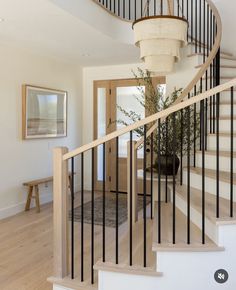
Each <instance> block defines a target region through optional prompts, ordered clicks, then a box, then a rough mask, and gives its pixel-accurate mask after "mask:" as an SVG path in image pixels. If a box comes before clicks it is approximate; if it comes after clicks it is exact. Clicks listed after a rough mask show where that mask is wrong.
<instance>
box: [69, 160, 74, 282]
mask: <svg viewBox="0 0 236 290" xmlns="http://www.w3.org/2000/svg"><path fill="white" fill-rule="evenodd" d="M70 190H71V279H74V258H75V257H74V248H75V247H74V200H75V185H74V157H72V158H71V184H70Z"/></svg>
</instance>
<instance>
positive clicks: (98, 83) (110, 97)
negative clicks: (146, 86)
mask: <svg viewBox="0 0 236 290" xmlns="http://www.w3.org/2000/svg"><path fill="white" fill-rule="evenodd" d="M152 80H153V85H154V86H157V85H158V84H165V83H166V78H165V77H153V78H152ZM141 83H142V81H141ZM135 85H136V86H137V79H135V78H128V79H111V80H95V81H94V82H93V138H94V140H96V139H97V128H98V123H97V113H98V103H97V102H98V95H97V90H98V88H106V124H107V128H106V134H109V133H111V132H113V131H114V129H115V128H114V126H109V123H111V122H114V121H115V120H113V119H112V116H115V115H116V114H115V113H116V112H114V108H116V104H115V103H114V100H115V91H116V90H115V89H116V88H117V87H126V86H135ZM112 110H113V111H112ZM146 114H147V115H148V112H145V115H146ZM113 118H114V117H113ZM108 126H109V127H108ZM112 147H114V145H112V142H111V141H110V142H109V143H108V144H106V169H107V170H106V181H109V182H106V190H107V191H110V189H111V182H110V176H111V174H108V173H110V169H111V162H110V158H109V154H110V152H111V151H114V150H112ZM113 149H114V148H113ZM94 157H95V162H94V165H95V176H96V178H95V189H96V190H102V182H101V181H98V180H97V150H95V156H94Z"/></svg>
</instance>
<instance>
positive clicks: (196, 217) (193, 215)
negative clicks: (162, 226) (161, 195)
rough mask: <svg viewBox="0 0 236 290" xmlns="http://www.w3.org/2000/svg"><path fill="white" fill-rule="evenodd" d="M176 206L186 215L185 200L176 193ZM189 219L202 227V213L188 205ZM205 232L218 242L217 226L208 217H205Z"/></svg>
mask: <svg viewBox="0 0 236 290" xmlns="http://www.w3.org/2000/svg"><path fill="white" fill-rule="evenodd" d="M176 206H177V207H178V209H179V210H180V211H181V212H182V213H183V214H184V215H186V216H187V202H186V200H184V199H183V198H182V197H180V196H179V195H178V194H176ZM190 219H191V221H192V222H193V223H194V224H195V225H196V226H197V227H199V228H200V229H201V228H202V215H201V213H200V212H199V211H197V210H195V209H194V208H193V207H192V206H191V205H190ZM205 233H206V234H207V236H208V237H209V238H210V239H211V240H212V241H214V242H215V243H216V244H218V242H219V241H218V228H217V226H216V225H215V224H214V223H213V222H212V221H211V220H209V219H207V218H206V219H205Z"/></svg>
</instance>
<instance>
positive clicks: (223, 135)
mask: <svg viewBox="0 0 236 290" xmlns="http://www.w3.org/2000/svg"><path fill="white" fill-rule="evenodd" d="M208 135H209V136H216V133H209V134H208ZM219 136H222V137H231V134H230V133H229V132H223V131H221V132H219ZM233 136H234V137H236V133H233Z"/></svg>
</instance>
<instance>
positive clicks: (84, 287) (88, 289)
mask: <svg viewBox="0 0 236 290" xmlns="http://www.w3.org/2000/svg"><path fill="white" fill-rule="evenodd" d="M47 281H48V282H50V283H52V284H56V285H59V286H62V287H67V288H72V289H74V290H97V289H98V284H97V283H95V284H93V285H91V283H90V281H85V282H81V281H80V279H78V278H75V279H73V280H72V279H71V278H70V277H65V278H63V279H60V278H56V277H49V278H48V279H47Z"/></svg>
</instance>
